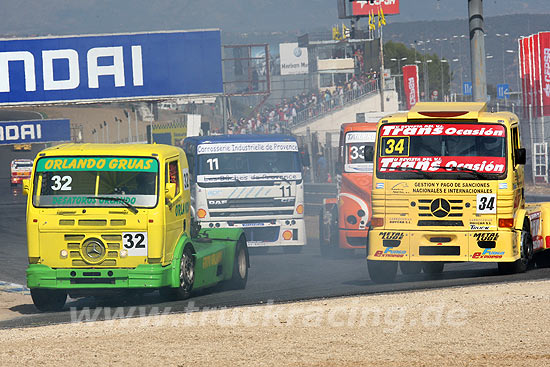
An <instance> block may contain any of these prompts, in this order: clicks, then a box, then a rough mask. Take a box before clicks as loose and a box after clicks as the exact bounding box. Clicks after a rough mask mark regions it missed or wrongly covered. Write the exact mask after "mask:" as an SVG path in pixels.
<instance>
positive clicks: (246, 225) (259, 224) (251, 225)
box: [241, 223, 265, 227]
mask: <svg viewBox="0 0 550 367" xmlns="http://www.w3.org/2000/svg"><path fill="white" fill-rule="evenodd" d="M241 226H242V227H263V226H265V223H242V224H241Z"/></svg>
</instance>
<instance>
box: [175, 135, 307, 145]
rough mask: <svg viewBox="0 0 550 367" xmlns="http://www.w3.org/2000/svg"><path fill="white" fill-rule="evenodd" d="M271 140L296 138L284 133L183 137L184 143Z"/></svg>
mask: <svg viewBox="0 0 550 367" xmlns="http://www.w3.org/2000/svg"><path fill="white" fill-rule="evenodd" d="M272 141H296V138H295V137H293V136H290V135H284V134H235V135H229V134H227V135H211V136H192V137H188V138H185V142H186V143H195V144H209V143H211V144H216V143H237V142H243V143H244V142H272Z"/></svg>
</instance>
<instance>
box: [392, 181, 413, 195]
mask: <svg viewBox="0 0 550 367" xmlns="http://www.w3.org/2000/svg"><path fill="white" fill-rule="evenodd" d="M408 188H409V185H408V184H407V183H406V182H399V183H398V184H395V185H393V187H392V188H391V189H392V191H393V193H394V194H404V193H405V191H407V190H406V189H408Z"/></svg>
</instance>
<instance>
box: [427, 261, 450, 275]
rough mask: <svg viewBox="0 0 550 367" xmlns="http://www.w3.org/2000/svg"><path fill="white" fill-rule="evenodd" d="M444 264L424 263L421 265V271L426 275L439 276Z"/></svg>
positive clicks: (437, 262) (435, 262) (439, 262)
mask: <svg viewBox="0 0 550 367" xmlns="http://www.w3.org/2000/svg"><path fill="white" fill-rule="evenodd" d="M444 267H445V263H444V262H442V261H426V262H424V263H423V264H422V270H424V273H426V274H441V273H442V272H443V268H444Z"/></svg>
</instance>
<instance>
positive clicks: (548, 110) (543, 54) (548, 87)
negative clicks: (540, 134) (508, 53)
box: [539, 32, 550, 116]
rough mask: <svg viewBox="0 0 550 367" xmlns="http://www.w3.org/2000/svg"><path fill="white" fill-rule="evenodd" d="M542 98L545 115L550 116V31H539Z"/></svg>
mask: <svg viewBox="0 0 550 367" xmlns="http://www.w3.org/2000/svg"><path fill="white" fill-rule="evenodd" d="M539 45H540V64H541V90H540V91H541V97H542V98H541V100H542V112H543V115H544V116H550V32H540V33H539Z"/></svg>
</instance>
